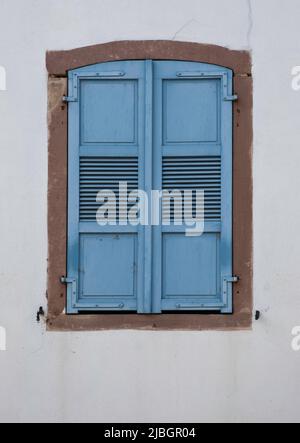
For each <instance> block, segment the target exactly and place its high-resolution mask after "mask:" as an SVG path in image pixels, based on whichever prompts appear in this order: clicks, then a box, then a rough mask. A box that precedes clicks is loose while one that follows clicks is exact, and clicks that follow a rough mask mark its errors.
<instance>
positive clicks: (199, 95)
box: [163, 79, 220, 145]
mask: <svg viewBox="0 0 300 443" xmlns="http://www.w3.org/2000/svg"><path fill="white" fill-rule="evenodd" d="M219 89H220V82H219V81H218V80H200V79H195V80H192V79H189V80H182V79H180V80H164V81H163V140H164V145H168V144H177V143H185V144H190V143H193V144H196V143H211V142H215V143H216V142H217V141H218V139H219V101H220V91H219Z"/></svg>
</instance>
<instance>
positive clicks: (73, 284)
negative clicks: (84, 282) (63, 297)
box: [60, 277, 77, 298]
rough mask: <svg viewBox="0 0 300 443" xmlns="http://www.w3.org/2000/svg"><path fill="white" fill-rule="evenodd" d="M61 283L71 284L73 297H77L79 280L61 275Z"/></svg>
mask: <svg viewBox="0 0 300 443" xmlns="http://www.w3.org/2000/svg"><path fill="white" fill-rule="evenodd" d="M60 281H61V283H62V284H64V285H68V286H69V285H70V287H71V290H72V297H74V298H75V297H76V295H77V281H76V278H68V277H61V279H60Z"/></svg>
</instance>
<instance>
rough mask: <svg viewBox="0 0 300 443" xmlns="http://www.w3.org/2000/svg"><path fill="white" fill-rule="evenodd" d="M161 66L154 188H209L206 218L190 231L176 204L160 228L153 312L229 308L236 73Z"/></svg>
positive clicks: (157, 71) (156, 107) (157, 82)
mask: <svg viewBox="0 0 300 443" xmlns="http://www.w3.org/2000/svg"><path fill="white" fill-rule="evenodd" d="M154 72H155V82H154V116H155V117H154V118H155V122H154V177H155V179H154V182H155V183H154V187H155V189H164V190H168V191H174V190H179V191H181V192H182V191H183V190H197V189H198V190H203V191H204V201H205V207H204V214H205V224H204V233H203V235H201V236H187V235H186V226H184V225H183V226H176V224H175V223H174V206H171V218H170V220H171V224H170V225H169V226H156V227H155V228H154V233H153V236H154V245H155V246H154V257H155V258H154V269H153V275H154V279H153V312H157V313H159V312H162V311H178V312H180V311H194V310H196V311H200V310H207V311H210V310H218V311H222V312H224V313H230V312H232V300H231V299H232V294H231V285H230V277H231V276H232V102H231V99H232V98H233V97H231V96H230V94H231V93H232V72H231V71H230V70H227V69H225V68H220V67H217V66H213V65H205V64H201V63H186V62H154ZM190 205H191V207H192V209H193V211H194V212H195V209H196V203H195V197H194V198H193V199H192V201H191V202H190ZM168 207H169V204H167V202H166V201H165V200H164V201H163V204H162V220H164V218H165V211H166V210H167V209H168ZM165 221H166V220H165Z"/></svg>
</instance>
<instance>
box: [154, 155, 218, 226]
mask: <svg viewBox="0 0 300 443" xmlns="http://www.w3.org/2000/svg"><path fill="white" fill-rule="evenodd" d="M163 189H164V190H167V191H169V192H171V191H174V190H179V191H181V192H182V193H183V191H184V190H189V191H191V190H192V191H196V190H203V191H204V215H205V219H206V220H216V221H219V220H221V157H164V158H163ZM182 195H183V194H182ZM195 196H196V193H194V194H193V198H192V200H191V199H190V200H187V201H185V205H188V206H189V207H190V208H191V209H192V213H193V217H195V216H196V209H197V208H196V197H195ZM168 210H169V204H168V202H167V201H166V200H164V201H163V219H164V220H168ZM170 219H171V221H174V203H173V202H171V207H170Z"/></svg>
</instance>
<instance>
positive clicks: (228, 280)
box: [223, 275, 240, 304]
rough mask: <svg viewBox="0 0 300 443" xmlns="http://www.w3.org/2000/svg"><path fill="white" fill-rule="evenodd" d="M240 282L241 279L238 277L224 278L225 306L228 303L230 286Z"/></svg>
mask: <svg viewBox="0 0 300 443" xmlns="http://www.w3.org/2000/svg"><path fill="white" fill-rule="evenodd" d="M239 281H240V277H239V276H238V275H234V276H229V277H224V278H223V301H224V304H226V303H227V301H228V285H229V284H234V283H238V282H239Z"/></svg>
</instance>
